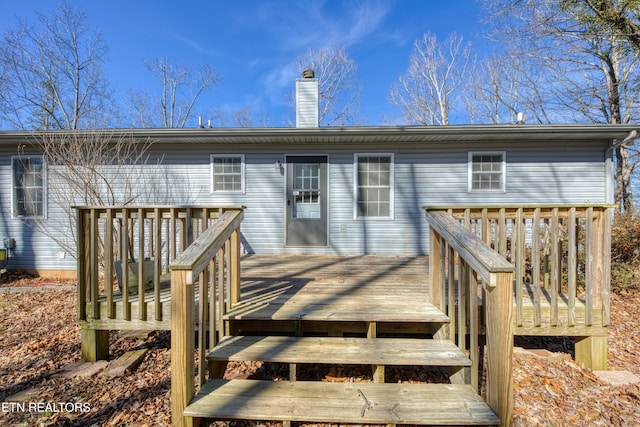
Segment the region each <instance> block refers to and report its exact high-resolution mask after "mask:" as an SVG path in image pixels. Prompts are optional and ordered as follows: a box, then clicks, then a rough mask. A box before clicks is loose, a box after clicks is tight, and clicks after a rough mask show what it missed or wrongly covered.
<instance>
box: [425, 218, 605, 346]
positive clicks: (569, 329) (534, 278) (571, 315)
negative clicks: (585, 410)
mask: <svg viewBox="0 0 640 427" xmlns="http://www.w3.org/2000/svg"><path fill="white" fill-rule="evenodd" d="M614 209H615V206H613V205H580V206H560V205H555V206H527V207H455V208H447V207H438V208H429V210H430V211H431V212H434V211H446V212H448V213H449V214H450V215H452V216H453V217H454V218H456V219H458V220H459V221H460V222H461V223H462V224H464V225H465V226H466V228H467V229H469V230H471V231H472V232H473V233H474V234H476V235H477V236H478V237H480V239H481V240H483V241H484V242H486V243H487V244H488V245H490V246H491V247H493V248H494V249H495V250H497V251H498V253H500V254H501V255H503V256H504V257H506V258H507V259H508V260H509V261H511V263H512V264H513V265H514V266H515V276H514V279H515V282H514V292H515V297H516V310H515V326H516V329H517V332H518V333H520V334H522V335H567V336H588V335H597V334H600V335H605V336H606V326H608V324H609V290H610V284H611V223H612V219H613V212H614ZM543 308H546V310H544V309H543Z"/></svg>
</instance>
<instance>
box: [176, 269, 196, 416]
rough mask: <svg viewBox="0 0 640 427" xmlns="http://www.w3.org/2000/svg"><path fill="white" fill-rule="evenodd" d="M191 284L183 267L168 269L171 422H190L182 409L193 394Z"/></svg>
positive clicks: (192, 290)
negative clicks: (169, 279) (169, 278)
mask: <svg viewBox="0 0 640 427" xmlns="http://www.w3.org/2000/svg"><path fill="white" fill-rule="evenodd" d="M194 296H195V295H194V287H193V284H188V283H187V271H185V270H175V271H172V272H171V422H172V425H173V426H174V427H178V426H190V425H192V423H193V420H192V419H191V418H186V417H183V415H182V414H183V413H184V410H185V408H186V407H187V405H188V404H189V402H191V399H193V396H194V391H195V390H194V379H195V377H194V361H193V355H194V353H193V352H194V349H195V338H194V312H193V311H194Z"/></svg>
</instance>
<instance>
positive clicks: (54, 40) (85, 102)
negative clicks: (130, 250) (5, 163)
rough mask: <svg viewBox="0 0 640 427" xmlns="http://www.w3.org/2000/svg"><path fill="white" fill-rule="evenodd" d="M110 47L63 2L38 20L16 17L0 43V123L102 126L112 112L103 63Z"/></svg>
mask: <svg viewBox="0 0 640 427" xmlns="http://www.w3.org/2000/svg"><path fill="white" fill-rule="evenodd" d="M107 52H108V49H107V45H106V43H105V42H104V40H103V39H102V36H101V35H100V33H98V32H93V31H90V30H89V28H88V27H87V26H86V24H85V14H84V12H83V11H82V10H80V9H76V8H73V7H72V6H70V5H69V4H68V3H63V4H62V5H61V6H60V7H59V9H58V10H57V11H56V12H55V13H53V14H51V15H46V14H44V13H41V14H38V19H37V23H34V24H32V23H29V22H28V21H25V20H20V21H19V23H18V26H17V28H16V29H13V30H11V31H8V32H6V33H5V35H4V42H3V43H2V44H0V69H1V71H0V75H3V76H4V77H5V85H6V87H5V88H4V90H3V91H2V92H3V93H2V95H1V98H0V114H1V115H2V118H3V120H4V121H6V122H7V123H8V124H10V125H11V126H12V127H14V128H20V129H42V130H49V129H80V128H89V127H98V126H104V125H105V124H106V123H108V120H109V118H110V117H109V113H110V112H111V111H112V109H111V103H112V97H111V91H110V89H109V82H108V80H107V79H106V77H105V75H104V73H103V70H102V66H103V64H104V62H105V59H106V55H107Z"/></svg>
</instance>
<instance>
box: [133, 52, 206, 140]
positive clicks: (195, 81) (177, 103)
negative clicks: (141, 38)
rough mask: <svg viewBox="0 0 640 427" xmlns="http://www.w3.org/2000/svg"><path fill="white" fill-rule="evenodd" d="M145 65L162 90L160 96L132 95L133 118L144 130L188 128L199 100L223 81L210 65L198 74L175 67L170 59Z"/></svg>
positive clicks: (141, 93)
mask: <svg viewBox="0 0 640 427" xmlns="http://www.w3.org/2000/svg"><path fill="white" fill-rule="evenodd" d="M144 65H145V68H146V69H147V70H148V71H150V72H151V73H153V74H154V75H155V77H156V78H157V80H158V81H159V82H160V85H161V89H160V93H159V95H152V94H149V93H145V92H140V91H138V92H132V93H131V94H130V103H131V107H132V110H133V115H134V116H135V117H136V118H137V119H138V123H137V125H138V126H142V127H165V128H182V127H185V126H186V125H187V122H188V121H189V119H191V118H192V117H193V109H194V107H195V105H196V103H197V101H198V98H199V97H200V96H201V95H202V94H203V93H204V92H205V91H206V90H209V89H211V88H212V87H213V86H214V85H215V84H216V83H217V82H218V80H219V79H218V76H217V75H216V73H215V71H214V69H213V67H212V66H210V65H206V64H205V65H203V66H202V67H201V68H200V69H199V70H197V71H193V70H192V69H191V67H189V66H188V65H175V64H173V63H171V62H170V61H169V59H168V58H156V59H154V60H151V61H145V62H144Z"/></svg>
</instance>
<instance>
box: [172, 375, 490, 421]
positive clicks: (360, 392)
mask: <svg viewBox="0 0 640 427" xmlns="http://www.w3.org/2000/svg"><path fill="white" fill-rule="evenodd" d="M184 415H185V416H189V417H195V418H211V419H244V420H274V421H308V422H336V423H337V422H340V423H357V424H369V423H371V424H389V423H393V424H429V425H453V424H458V425H497V424H499V422H500V420H499V419H498V418H497V416H496V415H495V413H494V412H493V411H492V410H491V408H489V406H488V405H487V404H486V403H485V402H484V401H483V400H482V398H481V397H480V396H478V394H477V393H476V392H475V390H474V389H473V388H472V387H471V386H468V385H454V384H379V383H338V382H336V383H332V382H314V381H293V382H290V381H261V380H217V379H216V380H209V381H208V382H207V383H205V384H204V385H203V386H202V388H201V389H200V392H199V393H198V394H197V395H196V396H195V398H194V399H193V401H192V403H191V404H190V405H189V406H188V407H187V408H186V410H185V412H184Z"/></svg>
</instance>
